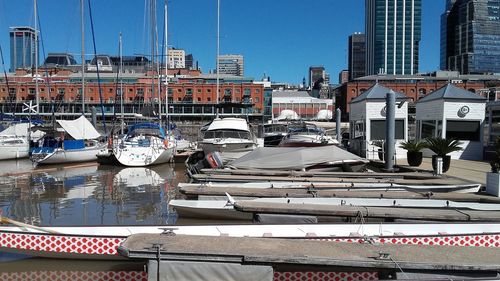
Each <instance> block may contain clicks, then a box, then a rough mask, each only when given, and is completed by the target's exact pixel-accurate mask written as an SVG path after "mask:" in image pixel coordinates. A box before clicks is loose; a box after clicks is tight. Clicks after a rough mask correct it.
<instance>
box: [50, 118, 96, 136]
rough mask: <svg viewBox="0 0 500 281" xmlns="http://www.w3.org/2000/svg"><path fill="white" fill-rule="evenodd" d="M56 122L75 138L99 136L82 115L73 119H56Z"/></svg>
mask: <svg viewBox="0 0 500 281" xmlns="http://www.w3.org/2000/svg"><path fill="white" fill-rule="evenodd" d="M57 123H58V124H59V125H60V126H61V127H62V128H63V129H64V130H65V131H66V132H67V133H68V134H69V135H70V136H71V137H73V138H74V139H76V140H81V139H84V140H89V139H96V138H98V137H100V136H101V134H99V132H97V130H96V129H95V128H94V126H93V125H92V123H90V121H89V120H87V118H85V116H83V115H82V116H80V118H78V119H75V120H57Z"/></svg>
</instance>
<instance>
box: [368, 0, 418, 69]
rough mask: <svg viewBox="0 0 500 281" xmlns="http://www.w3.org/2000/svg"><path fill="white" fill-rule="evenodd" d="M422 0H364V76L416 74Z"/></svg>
mask: <svg viewBox="0 0 500 281" xmlns="http://www.w3.org/2000/svg"><path fill="white" fill-rule="evenodd" d="M421 17H422V0H366V2H365V24H366V26H365V34H366V75H373V74H379V73H381V74H402V75H404V74H416V73H417V72H418V62H419V44H420V38H421Z"/></svg>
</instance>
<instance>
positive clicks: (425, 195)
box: [179, 184, 500, 204]
mask: <svg viewBox="0 0 500 281" xmlns="http://www.w3.org/2000/svg"><path fill="white" fill-rule="evenodd" d="M179 191H180V193H182V194H184V195H185V196H187V197H190V198H197V197H198V196H225V194H226V192H227V193H229V194H230V195H232V196H237V197H273V198H286V197H290V198H307V197H338V198H390V199H440V200H450V201H456V202H476V203H497V204H498V203H500V198H499V197H494V196H490V195H486V194H471V193H455V192H446V193H441V192H439V193H437V192H418V191H403V192H401V191H359V190H358V191H356V190H351V191H342V190H325V189H316V188H303V189H299V188H247V187H245V188H243V187H238V185H234V186H231V187H214V186H207V185H200V184H179Z"/></svg>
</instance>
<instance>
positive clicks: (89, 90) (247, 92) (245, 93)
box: [2, 88, 260, 95]
mask: <svg viewBox="0 0 500 281" xmlns="http://www.w3.org/2000/svg"><path fill="white" fill-rule="evenodd" d="M65 89H66V88H57V90H58V92H59V93H60V92H61V91H62V92H65V91H66V90H65ZM5 91H6V88H2V92H5ZM20 91H21V92H25V91H26V89H25V88H20ZM50 91H51V92H54V91H55V88H51V90H50ZM69 91H70V92H73V88H69ZM118 91H120V89H118ZM128 91H129V93H132V92H133V91H134V89H132V88H129V89H128ZM224 91H225V93H226V92H229V93H231V92H232V89H224ZM40 92H45V88H40ZM78 92H79V93H81V88H80V89H78ZM88 92H90V93H92V92H94V89H93V88H88ZM139 92H141V93H144V89H143V88H138V89H137V93H139ZM147 92H148V93H151V92H152V89H151V88H149V89H147ZM182 92H183V90H182V89H181V88H178V89H177V93H182ZM196 92H197V93H199V94H201V93H202V89H197V90H196ZM206 92H207V93H211V92H212V89H206ZM219 92H221V89H219ZM234 92H235V93H236V94H240V93H241V90H240V89H234ZM9 93H16V88H10V89H9ZM29 93H30V94H34V93H35V88H29ZM108 93H114V89H113V88H108ZM168 93H169V94H173V89H172V88H169V89H168ZM186 93H188V94H192V93H193V89H191V88H187V89H186ZM254 93H255V94H259V93H260V89H255V90H254ZM243 94H244V95H250V94H251V89H249V88H245V89H244V90H243Z"/></svg>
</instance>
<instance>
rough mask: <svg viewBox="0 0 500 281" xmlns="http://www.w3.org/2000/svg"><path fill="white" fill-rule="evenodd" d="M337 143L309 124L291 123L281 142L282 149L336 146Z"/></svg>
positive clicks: (323, 131)
mask: <svg viewBox="0 0 500 281" xmlns="http://www.w3.org/2000/svg"><path fill="white" fill-rule="evenodd" d="M337 144H339V142H338V141H337V140H336V139H334V138H332V137H331V136H328V135H326V132H325V130H324V129H322V128H319V127H317V126H316V125H314V124H311V123H304V122H300V123H291V124H290V125H288V134H287V135H286V136H285V137H284V138H283V139H282V140H281V142H280V144H279V146H282V147H304V146H305V147H308V146H325V145H337Z"/></svg>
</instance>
